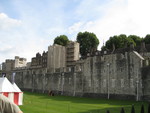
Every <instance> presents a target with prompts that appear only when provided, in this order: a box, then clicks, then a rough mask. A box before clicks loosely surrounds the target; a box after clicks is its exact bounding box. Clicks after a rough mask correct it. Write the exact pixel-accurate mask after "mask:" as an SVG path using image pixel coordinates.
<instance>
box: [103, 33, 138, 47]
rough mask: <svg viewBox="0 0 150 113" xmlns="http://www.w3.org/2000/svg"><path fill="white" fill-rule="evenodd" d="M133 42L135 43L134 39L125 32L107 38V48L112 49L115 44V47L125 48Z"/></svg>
mask: <svg viewBox="0 0 150 113" xmlns="http://www.w3.org/2000/svg"><path fill="white" fill-rule="evenodd" d="M131 43H132V44H134V45H135V42H134V41H133V39H131V38H128V37H127V36H126V35H125V34H121V35H119V36H117V35H115V36H113V37H110V38H109V40H107V42H106V45H105V46H106V47H105V48H107V49H109V50H112V49H113V44H114V46H115V49H118V48H124V47H127V46H129V45H130V44H131Z"/></svg>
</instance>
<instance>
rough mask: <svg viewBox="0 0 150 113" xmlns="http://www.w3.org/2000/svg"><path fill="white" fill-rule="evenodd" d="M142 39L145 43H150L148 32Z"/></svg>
mask: <svg viewBox="0 0 150 113" xmlns="http://www.w3.org/2000/svg"><path fill="white" fill-rule="evenodd" d="M143 41H144V42H145V44H150V34H147V35H146V36H145V38H144V39H143Z"/></svg>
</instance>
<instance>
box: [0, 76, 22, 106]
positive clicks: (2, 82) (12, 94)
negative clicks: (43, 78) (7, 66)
mask: <svg viewBox="0 0 150 113" xmlns="http://www.w3.org/2000/svg"><path fill="white" fill-rule="evenodd" d="M0 93H2V94H3V95H5V96H6V97H8V98H9V99H10V100H11V101H13V102H14V103H15V104H17V105H22V101H23V92H22V91H21V90H20V89H19V88H18V86H17V85H16V84H15V83H14V84H11V83H10V82H9V80H8V79H7V78H6V77H0Z"/></svg>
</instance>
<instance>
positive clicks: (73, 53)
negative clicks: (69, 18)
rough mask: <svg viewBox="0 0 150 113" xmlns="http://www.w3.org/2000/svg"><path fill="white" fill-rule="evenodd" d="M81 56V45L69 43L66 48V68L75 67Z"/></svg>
mask: <svg viewBox="0 0 150 113" xmlns="http://www.w3.org/2000/svg"><path fill="white" fill-rule="evenodd" d="M79 54H80V53H79V43H78V42H69V44H68V45H67V46H66V57H67V58H66V66H67V67H72V66H75V62H76V61H77V60H79Z"/></svg>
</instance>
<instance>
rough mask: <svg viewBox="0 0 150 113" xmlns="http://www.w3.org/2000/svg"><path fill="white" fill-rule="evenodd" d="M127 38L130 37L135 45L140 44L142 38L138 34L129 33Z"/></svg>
mask: <svg viewBox="0 0 150 113" xmlns="http://www.w3.org/2000/svg"><path fill="white" fill-rule="evenodd" d="M128 38H129V39H132V40H133V41H134V42H135V44H136V46H140V44H141V41H142V38H140V37H139V36H136V35H130V36H128Z"/></svg>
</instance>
